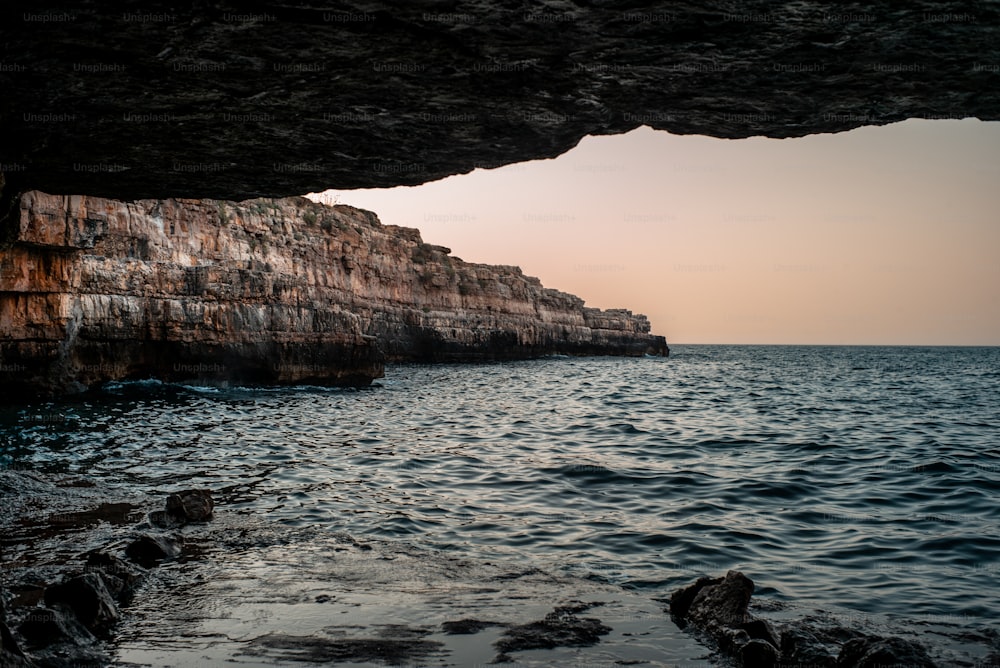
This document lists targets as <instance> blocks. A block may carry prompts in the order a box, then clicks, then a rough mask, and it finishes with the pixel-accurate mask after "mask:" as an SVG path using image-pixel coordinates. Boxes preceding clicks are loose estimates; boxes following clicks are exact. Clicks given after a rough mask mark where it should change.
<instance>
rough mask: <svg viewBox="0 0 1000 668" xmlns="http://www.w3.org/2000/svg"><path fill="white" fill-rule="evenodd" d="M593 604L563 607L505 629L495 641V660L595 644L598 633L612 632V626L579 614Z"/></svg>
mask: <svg viewBox="0 0 1000 668" xmlns="http://www.w3.org/2000/svg"><path fill="white" fill-rule="evenodd" d="M593 607H595V606H594V604H589V605H588V604H576V605H571V606H562V607H558V608H556V609H555V610H553V611H552V612H550V613H549V614H547V615H545V618H544V619H542V620H540V621H536V622H529V623H528V624H519V625H517V626H512V627H510V628H508V629H507V630H506V631H505V632H504V634H503V637H502V638H501V639H500V640H498V641H496V642H495V643H494V646H495V647H496V648H497V651H498V652H500V655H499V656H498V658H497V662H498V663H500V662H505V661H509V660H510V657H509V656H508V654H509V653H510V652H520V651H524V650H529V649H552V648H554V647H586V646H588V645H596V644H597V643H599V642H600V641H601V636H603V635H607V634H608V633H611V627H610V626H606V625H604V624H602V623H601V621H600V620H599V619H596V618H594V617H579V616H578V615H579V613H581V612H584V611H586V610H589V609H591V608H593Z"/></svg>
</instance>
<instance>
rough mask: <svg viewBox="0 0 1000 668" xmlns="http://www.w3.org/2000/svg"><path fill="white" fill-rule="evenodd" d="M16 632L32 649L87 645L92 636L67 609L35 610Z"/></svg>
mask: <svg viewBox="0 0 1000 668" xmlns="http://www.w3.org/2000/svg"><path fill="white" fill-rule="evenodd" d="M17 630H18V632H19V633H20V634H21V636H22V637H23V638H24V640H25V641H26V642H27V643H28V645H29V646H30V647H32V648H42V647H49V646H50V645H56V644H69V645H76V646H81V645H88V644H90V643H92V642H94V636H93V634H91V633H90V631H88V630H87V628H86V627H85V626H84V625H83V624H81V623H80V621H79V620H78V619H77V618H76V616H75V615H74V614H73V613H72V612H70V611H69V610H68V609H65V608H63V607H62V606H59V607H57V608H55V609H49V608H36V609H34V610H32V611H31V612H30V613H29V614H28V615H27V616H26V617H25V618H24V619H23V620H22V621H21V624H20V626H18V629H17Z"/></svg>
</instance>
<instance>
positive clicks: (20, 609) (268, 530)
mask: <svg viewBox="0 0 1000 668" xmlns="http://www.w3.org/2000/svg"><path fill="white" fill-rule="evenodd" d="M47 478H48V479H49V480H46V479H47ZM0 488H2V489H3V490H4V492H5V496H6V497H8V498H12V499H15V498H20V497H25V496H27V497H30V498H31V499H32V500H33V501H32V504H31V505H32V509H33V513H34V515H33V517H34V518H35V520H34V521H28V523H27V524H24V520H25V519H29V518H26V517H25V516H24V515H23V511H22V514H21V515H19V516H18V517H17V518H16V519H14V518H13V516H12V521H13V525H12V526H13V527H16V526H17V525H19V524H20V525H23V526H24V528H23V529H22V530H21V532H20V533H17V532H13V533H12V532H11V529H12V526H6V527H3V529H4V531H5V535H7V536H11V535H13V540H12V539H11V538H7V539H6V541H5V543H4V544H3V547H4V550H5V553H6V554H8V555H13V556H15V557H17V560H16V561H14V562H11V561H7V562H5V573H4V575H5V578H4V585H5V587H4V588H5V589H6V590H7V594H6V595H5V598H6V599H7V603H8V605H7V606H6V610H7V612H6V615H7V619H6V621H7V622H8V623H10V626H12V630H14V634H15V638H17V637H18V632H17V628H18V623H19V622H20V621H23V619H24V616H25V615H24V613H25V605H27V606H28V607H29V608H30V607H31V603H30V601H31V600H32V599H34V600H35V601H36V603H35V605H37V604H38V603H37V601H40V600H41V594H40V593H39V592H38V591H37V587H38V583H39V581H40V580H46V581H47V582H48V584H50V585H51V584H52V583H53V582H55V581H58V580H59V579H61V578H62V577H65V575H66V573H67V572H69V571H72V570H73V569H78V568H79V562H80V557H81V555H83V554H86V553H88V552H91V551H93V550H94V549H103V550H104V551H108V550H111V552H112V553H115V550H116V549H117V554H118V555H123V554H124V553H123V552H122V550H123V548H124V546H125V545H126V544H127V543H128V542H129V540H131V538H134V534H135V533H136V531H137V530H140V529H142V527H144V526H148V521H147V522H145V523H143V522H141V521H140V522H139V523H137V522H136V520H138V519H140V518H141V517H142V516H145V515H146V513H147V512H148V511H150V510H152V509H154V508H155V507H156V505H157V501H158V500H159V502H160V503H162V493H163V492H164V491H166V490H157V491H156V492H155V493H154V492H151V493H150V494H148V495H146V496H136V495H135V493H134V490H133V491H132V492H131V495H129V494H122V493H121V492H118V493H116V492H114V491H113V490H108V489H103V488H101V487H100V486H99V483H96V482H94V481H93V480H90V479H88V478H86V477H80V476H45V475H38V474H32V473H26V472H13V471H6V472H0ZM18 490H20V492H18ZM216 497H217V500H218V502H219V503H218V505H217V507H216V514H215V517H214V518H213V520H212V521H211V522H210V523H207V524H194V525H189V528H188V529H183V530H182V531H183V534H184V537H185V540H184V545H185V548H184V549H185V555H182V556H180V557H179V558H177V559H172V560H171V559H168V560H166V561H164V562H162V563H161V564H160V565H159V566H158V567H157V568H155V569H152V570H150V572H149V574H148V575H147V576H146V578H145V580H144V582H143V583H142V584H141V585H140V586H139V587H138V588H137V590H136V594H135V599H134V601H132V602H131V603H130V604H129V605H127V606H124V607H123V608H122V613H123V614H122V620H121V621H120V622H119V623H118V625H117V626H116V627H115V631H114V639H113V640H111V641H110V644H108V643H103V644H102V643H98V644H97V645H88V646H84V647H81V648H79V649H80V650H81V655H80V656H77V657H75V658H74V659H73V660H72V661H71V663H73V664H74V665H81V664H80V662H79V659H81V658H83V659H84V660H88V659H87V657H88V656H89V657H90V658H91V659H93V663H94V665H100V662H101V661H103V660H104V659H101V658H100V657H98V656H96V655H91V654H90V653H91V652H95V651H96V652H98V653H100V652H106V653H107V657H110V656H114V657H115V660H119V661H125V662H127V663H130V662H135V663H142V664H144V665H154V666H168V665H178V664H177V663H175V662H176V661H183V657H184V656H189V658H190V659H193V658H195V657H197V656H204V655H205V654H204V653H205V652H206V651H208V649H207V648H209V647H210V648H212V649H211V652H210V653H211V654H212V656H214V657H216V659H217V660H218V661H220V662H222V661H224V660H225V659H226V657H227V656H232V653H234V652H235V653H236V654H240V655H243V656H245V657H246V656H249V657H257V658H258V659H259V660H260V661H261V662H262V665H263V664H265V663H266V664H268V665H274V664H275V662H277V664H278V665H295V664H297V663H299V662H301V661H302V660H309V658H310V657H311V658H312V659H315V660H321V661H324V660H334V659H336V660H349V659H351V658H352V657H353V659H351V660H359V661H360V662H361V663H365V662H366V661H374V657H375V656H376V654H372V652H386V651H390V650H391V651H392V652H396V654H392V656H396V657H397V659H398V660H399V661H400V662H401V663H406V662H411V661H413V660H418V661H419V660H421V659H420V657H424V659H430V658H432V657H440V658H443V657H451V659H450V660H451V661H458V664H457V665H466V663H464V662H463V659H460V658H459V657H464V659H468V660H469V661H470V662H473V663H477V664H481V663H490V662H493V663H497V661H498V660H499V659H510V660H514V661H517V662H518V665H552V662H553V661H555V662H557V663H558V662H559V661H563V662H575V663H580V662H588V665H605V664H602V663H601V662H602V661H604V662H605V663H606V665H612V662H613V661H619V662H620V661H625V662H641V663H639V664H637V665H662V664H661V663H660V662H661V661H662V662H667V661H669V662H670V664H671V665H683V666H692V667H693V666H708V665H710V663H709V661H708V660H707V659H706V658H705V653H706V652H709V653H710V655H711V656H712V657H714V659H712V660H713V661H721V662H722V664H721V665H726V662H727V661H731V660H732V659H730V658H726V657H729V656H731V655H730V654H729V651H727V650H725V649H724V648H723V649H720V646H719V645H718V644H716V643H717V641H716V640H713V638H712V636H711V634H709V635H707V636H706V635H704V634H703V633H701V632H699V631H698V630H696V629H695V630H692V629H688V630H682V629H680V628H679V625H678V620H677V618H676V617H674V616H673V615H672V614H671V611H670V610H668V608H669V607H670V606H669V604H668V599H669V595H670V592H662V595H655V594H654V593H653V592H644V591H632V590H629V589H627V588H623V587H621V586H619V585H613V584H610V583H602V582H600V581H595V580H592V579H588V578H582V579H581V578H579V577H575V576H569V575H560V574H556V573H552V572H546V571H544V570H538V569H537V568H534V567H532V566H531V565H530V564H524V563H523V562H520V561H518V560H511V559H509V558H503V559H501V560H499V561H497V560H495V559H488V560H487V559H484V557H483V555H479V554H475V553H472V554H465V553H461V552H457V553H456V552H441V551H440V550H434V549H428V548H423V547H420V546H419V544H418V543H414V542H413V541H409V540H405V539H380V538H376V537H353V536H351V535H348V534H343V533H336V532H333V533H331V532H330V531H328V530H326V531H324V530H320V529H318V528H316V529H310V528H309V527H308V526H303V527H299V528H295V527H289V526H275V525H270V524H267V523H263V522H262V520H261V518H259V517H256V515H255V513H253V512H249V511H243V510H238V509H236V508H233V509H232V510H229V509H228V506H229V503H228V501H229V499H227V493H226V492H225V491H221V492H216ZM22 500H23V499H22ZM137 527H138V528H137ZM143 530H144V529H143ZM67 538H70V539H71V540H69V541H67V540H66V539H67ZM26 541H27V542H33V543H34V546H32V545H29V544H27V542H26ZM54 544H58V545H62V546H63V550H62V552H61V555H62V556H61V557H56V559H55V560H54V561H53V560H52V559H51V557H50V558H49V562H47V563H46V562H45V556H44V555H47V554H49V550H50V549H51V548H50V547H48V545H54ZM95 546H96V547H95ZM59 559H62V562H61V563H60V562H59ZM708 575H711V574H708ZM26 578H27V579H26ZM32 583H34V584H32ZM185 583H187V584H185ZM194 583H199V584H197V585H195V588H194V589H191V585H193V584H194ZM416 583H420V584H419V586H418V587H416V588H415V587H414V585H415V584H416ZM32 587H34V592H33V591H32ZM178 591H184V592H186V593H184V594H183V595H178V594H177V592H178ZM11 593H16V598H12V597H11V596H10V594H11ZM222 609H225V610H228V611H229V612H228V613H227V614H225V615H222V616H220V615H219V614H218V611H220V610H222ZM199 610H200V611H199ZM292 611H294V612H292ZM749 613H750V614H752V615H754V616H756V617H757V618H760V619H764V620H766V621H767V623H768V624H770V625H772V627H774V628H776V629H778V630H779V632H780V633H781V635H782V637H786V636H789V634H791V636H794V637H798V638H801V637H807V638H809V637H812V638H826V639H827V640H826V643H827V644H828V643H829V642H830V638H835V637H839V638H841V641H843V639H844V638H850V637H863V636H871V635H877V636H882V637H903V638H905V639H906V641H907V642H913V641H920V640H923V641H924V642H926V639H927V638H928V637H934V638H935V642H934V643H933V644H929V643H928V650H929V651H930V652H931V655H932V656H933V658H934V660H935V661H936V665H939V666H960V665H976V666H980V667H985V666H992V665H997V663H1000V636H998V635H997V634H996V633H995V632H994V635H993V636H992V638H991V637H990V635H989V633H988V629H984V630H981V631H978V632H977V631H974V630H972V629H970V628H967V627H963V626H962V625H957V624H950V625H949V624H926V623H915V624H913V623H899V622H896V623H893V622H891V621H890V620H888V619H887V618H885V617H884V616H880V615H857V614H853V615H852V614H851V613H847V615H846V617H845V615H844V613H843V612H840V613H838V612H830V611H824V610H819V609H810V608H808V607H803V606H799V605H797V604H795V603H785V602H781V601H778V600H775V599H772V598H768V597H767V596H764V597H762V598H760V597H756V598H753V599H752V602H751V605H750V610H749ZM291 619H297V620H298V621H297V622H296V623H295V625H294V629H291V627H289V625H288V624H287V623H286V622H285V621H283V620H291ZM338 619H342V620H343V622H337V623H335V624H334V627H336V628H341V627H340V626H338V624H339V623H343V624H346V626H343V627H342V628H341V631H338V632H336V633H333V634H332V635H331V632H332V629H333V628H334V627H330V626H329V624H330V622H331V621H333V622H336V620H338ZM546 620H549V621H546ZM553 620H561V621H559V622H558V623H556V622H554V621H553ZM460 622H461V623H460ZM386 624H388V626H386ZM160 626H162V629H160V630H157V627H160ZM522 628H523V629H526V630H523V631H522V630H519V629H522ZM199 629H200V630H199ZM605 629H606V630H605ZM293 631H294V632H293ZM304 631H309V632H308V633H303V632H304ZM177 633H181V634H182V635H183V634H188V633H193V634H194V635H193V636H191V637H192V638H193V640H192V641H191V642H190V646H189V648H188V649H187V650H184V649H183V648H182V647H176V646H175V647H174V649H173V650H170V651H166V650H164V649H163V647H162V642H164V641H165V640H166V639H167V638H170V637H176V636H175V634H177ZM204 633H208V634H209V636H219V634H221V636H219V637H220V638H221V637H230V638H237V639H239V638H242V639H241V640H231V641H222V642H220V641H213V642H211V643H210V644H209V645H205V644H204V642H203V641H199V640H196V639H197V638H198V637H200V636H201V635H202V634H204ZM345 633H346V635H344V634H345ZM148 634H152V635H151V636H150V637H149V638H146V635H148ZM144 638H146V639H145V640H144ZM504 638H508V640H506V641H505V640H504ZM511 638H513V640H512V639H511ZM151 639H158V640H157V643H159V645H157V643H154V645H155V646H161V649H160V650H153V649H152V648H153V646H154V645H148V643H149V642H150V640H151ZM567 639H568V640H567ZM654 640H655V642H654ZM567 642H568V643H569V644H568V645H564V644H560V643H567ZM505 643H506V644H505ZM519 643H520V644H519ZM976 643H978V644H979V645H980V648H979V651H978V655H977V656H973V655H972V654H969V652H970V651H971V650H970V647H972V646H973V645H975V644H976ZM990 643H993V644H992V645H990ZM174 644H175V645H176V643H174ZM183 644H184V643H182V645H183ZM816 644H817V646H818V647H822V646H824V643H823V641H821V640H817V641H816ZM550 645H551V647H549V649H544V647H547V646H550ZM144 647H145V649H144ZM528 647H530V648H531V649H526V648H528ZM477 648H478V649H477ZM484 648H486V649H484ZM151 651H152V653H150V652H151ZM158 651H159V654H157V652H158ZM164 652H165V653H164ZM185 652H189V653H190V654H189V655H188V654H185ZM991 652H992V654H991ZM227 653H228V654H227ZM671 653H673V654H671ZM963 653H964V655H965V657H966V659H971V660H972V661H973V662H974V663H965V664H963V663H962V662H961V655H962V654H963ZM29 655H30V653H29ZM487 655H489V656H487ZM107 657H105V658H107ZM157 657H159V658H157ZM366 657H367V658H366ZM685 657H686V658H685ZM41 658H42V659H43V660H42V662H41V663H39V665H48V666H60V665H64V664H60V663H59V662H58V661H61V660H63V659H59V658H58V657H52V656H49V655H47V654H45V653H44V652H43V653H42V654H41ZM64 658H65V657H64ZM255 660H257V659H250V660H249V661H250V663H251V665H256V664H253V661H255ZM46 661H48V663H46ZM67 661H68V660H67ZM0 663H2V662H0ZM500 663H503V662H502V661H501V662H500ZM11 665H16V664H11ZM83 665H86V664H83ZM468 665H472V663H469V664H468ZM818 665H822V664H818ZM831 665H832V664H831Z"/></svg>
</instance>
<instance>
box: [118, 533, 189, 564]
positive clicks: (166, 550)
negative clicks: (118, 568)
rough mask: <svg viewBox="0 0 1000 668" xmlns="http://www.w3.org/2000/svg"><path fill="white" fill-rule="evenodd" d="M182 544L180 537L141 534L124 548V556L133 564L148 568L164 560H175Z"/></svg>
mask: <svg viewBox="0 0 1000 668" xmlns="http://www.w3.org/2000/svg"><path fill="white" fill-rule="evenodd" d="M183 544H184V541H183V539H182V538H181V537H180V536H172V535H166V534H142V535H141V536H139V537H138V538H137V539H135V540H134V541H132V542H131V543H130V544H129V546H128V547H126V548H125V555H126V556H127V557H128V558H129V559H131V560H132V561H134V562H135V563H137V564H139V565H140V566H143V567H144V568H149V567H151V566H155V565H156V564H157V563H159V562H161V561H163V560H165V559H176V558H177V557H179V556H180V554H181V549H182V546H183Z"/></svg>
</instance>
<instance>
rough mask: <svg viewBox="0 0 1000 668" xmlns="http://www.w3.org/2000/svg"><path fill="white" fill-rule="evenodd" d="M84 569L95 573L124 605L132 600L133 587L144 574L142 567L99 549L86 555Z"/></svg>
mask: <svg viewBox="0 0 1000 668" xmlns="http://www.w3.org/2000/svg"><path fill="white" fill-rule="evenodd" d="M85 570H86V571H88V572H93V573H97V574H98V575H99V576H100V577H101V579H102V580H104V585H105V587H107V589H108V591H109V592H110V593H111V595H112V596H113V597H114V598H115V600H117V601H118V602H119V603H121V604H126V605H127V604H128V603H130V602H131V601H132V596H133V595H134V594H135V588H136V587H137V586H138V585H139V582H140V581H141V580H142V577H143V576H144V575H145V574H146V572H145V571H144V570H143V569H142V568H140V567H138V566H136V565H134V564H130V563H128V562H127V561H125V560H123V559H119V558H118V557H116V556H114V555H113V554H108V553H107V552H100V551H96V552H91V553H90V554H88V555H87V565H86V567H85Z"/></svg>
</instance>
